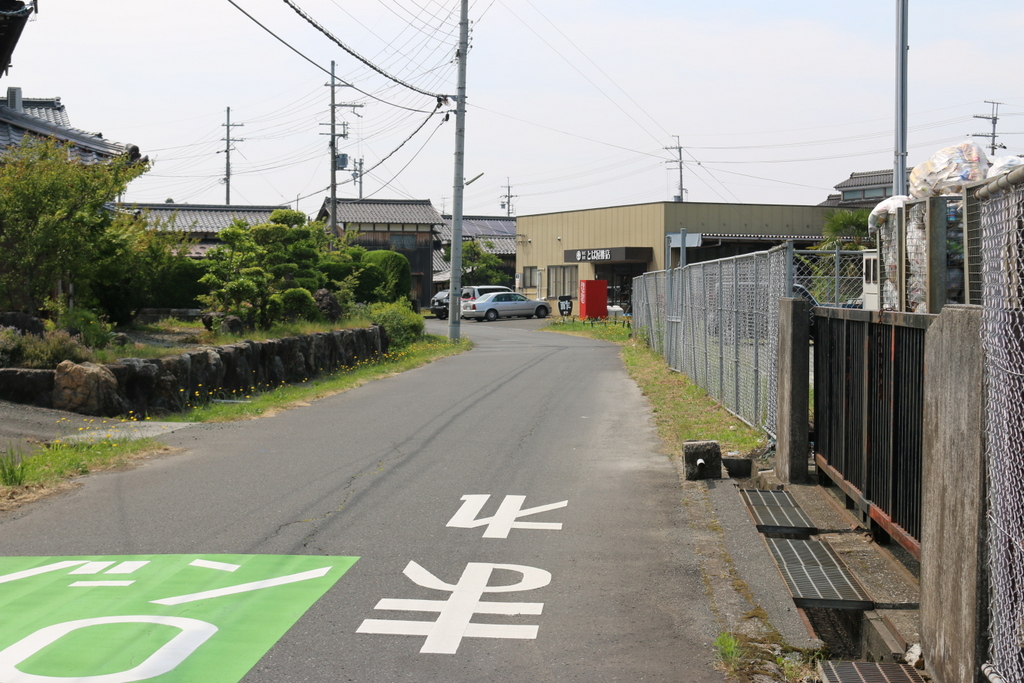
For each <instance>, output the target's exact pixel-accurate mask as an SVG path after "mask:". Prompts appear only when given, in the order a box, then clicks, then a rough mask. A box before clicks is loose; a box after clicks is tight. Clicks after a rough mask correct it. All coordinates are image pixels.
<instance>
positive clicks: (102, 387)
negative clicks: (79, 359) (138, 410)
mask: <svg viewBox="0 0 1024 683" xmlns="http://www.w3.org/2000/svg"><path fill="white" fill-rule="evenodd" d="M53 407H54V408H56V409H57V410H67V411H70V412H73V413H80V414H82V415H103V416H105V417H114V416H115V415H119V414H120V413H122V412H124V411H125V410H126V404H125V401H124V400H123V399H122V398H121V396H120V395H119V394H118V391H117V378H115V377H114V373H113V372H111V371H110V370H109V369H108V368H106V367H104V366H102V365H96V364H95V363H82V364H80V365H79V364H78V363H73V362H72V361H69V360H66V361H64V362H62V363H61V364H60V365H58V366H57V370H56V372H55V374H54V378H53Z"/></svg>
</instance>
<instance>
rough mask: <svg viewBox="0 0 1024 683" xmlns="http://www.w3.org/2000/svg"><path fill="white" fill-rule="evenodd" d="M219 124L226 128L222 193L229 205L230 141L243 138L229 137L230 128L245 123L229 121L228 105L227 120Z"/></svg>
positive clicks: (237, 140) (238, 140)
mask: <svg viewBox="0 0 1024 683" xmlns="http://www.w3.org/2000/svg"><path fill="white" fill-rule="evenodd" d="M220 125H222V126H224V128H225V129H226V130H227V137H226V138H224V142H225V146H224V156H225V157H226V159H225V162H226V163H225V168H224V186H225V188H226V192H225V195H224V203H225V204H226V205H228V206H230V205H231V143H232V142H244V140H241V139H238V138H233V137H231V129H232V128H238V127H239V126H244V125H245V124H244V123H231V107H228V120H227V123H222V124H220Z"/></svg>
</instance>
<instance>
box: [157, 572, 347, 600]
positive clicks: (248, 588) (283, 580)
mask: <svg viewBox="0 0 1024 683" xmlns="http://www.w3.org/2000/svg"><path fill="white" fill-rule="evenodd" d="M329 571H331V567H323V568H322V569H311V570H310V571H308V572H300V573H298V574H289V575H288V576H279V577H277V578H276V579H266V580H264V581H253V582H252V583H241V584H239V585H237V586H228V587H227V588H217V589H214V590H209V591H203V592H201V593H191V594H189V595H178V596H175V597H172V598H162V599H160V600H150V602H151V603H153V604H155V605H181V604H184V603H186V602H197V601H199V600H209V599H211V598H220V597H223V596H225V595H236V594H238V593H250V592H252V591H258V590H263V589H264V588H272V587H274V586H283V585H285V584H289V583H298V582H299V581H309V580H310V579H319V578H320V577H322V576H326V575H327V572H329Z"/></svg>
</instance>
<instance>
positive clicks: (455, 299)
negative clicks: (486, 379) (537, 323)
mask: <svg viewBox="0 0 1024 683" xmlns="http://www.w3.org/2000/svg"><path fill="white" fill-rule="evenodd" d="M460 5H461V17H460V19H459V51H458V54H457V57H458V59H459V84H458V91H457V93H456V102H455V180H454V182H453V189H452V193H453V196H452V255H451V265H452V277H451V286H450V287H449V288H448V339H450V340H451V341H458V339H459V333H460V330H461V322H462V192H463V189H464V188H465V186H466V177H465V175H464V173H465V168H466V58H467V57H468V53H469V0H462V1H461V3H460Z"/></svg>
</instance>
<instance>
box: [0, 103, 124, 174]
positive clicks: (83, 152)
mask: <svg viewBox="0 0 1024 683" xmlns="http://www.w3.org/2000/svg"><path fill="white" fill-rule="evenodd" d="M10 90H15V89H14V88H12V89H10ZM18 95H19V96H20V93H18ZM15 103H16V99H14V97H13V96H12V95H11V94H10V93H9V97H8V99H7V100H0V148H6V147H11V146H14V145H20V144H21V143H22V142H23V141H24V140H25V137H26V136H27V137H29V138H55V139H57V140H59V141H61V142H70V143H72V144H73V145H74V149H75V152H76V153H77V154H78V156H79V158H80V159H82V161H85V162H87V163H92V162H96V161H101V160H105V159H111V158H113V157H116V156H120V155H122V154H125V153H126V152H128V151H129V148H130V146H129V145H123V144H121V143H119V142H112V141H110V140H107V139H105V138H104V137H103V136H102V135H100V134H99V133H89V132H86V131H84V130H79V129H77V128H71V127H70V126H69V125H68V117H67V112H66V111H65V109H64V106H63V105H62V104H60V100H59V98H53V99H50V100H39V99H29V100H22V102H21V108H20V109H18V108H16V107H17V105H16V104H15ZM12 104H14V105H15V106H10V105H12ZM135 151H136V153H137V151H138V148H135Z"/></svg>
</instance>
